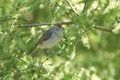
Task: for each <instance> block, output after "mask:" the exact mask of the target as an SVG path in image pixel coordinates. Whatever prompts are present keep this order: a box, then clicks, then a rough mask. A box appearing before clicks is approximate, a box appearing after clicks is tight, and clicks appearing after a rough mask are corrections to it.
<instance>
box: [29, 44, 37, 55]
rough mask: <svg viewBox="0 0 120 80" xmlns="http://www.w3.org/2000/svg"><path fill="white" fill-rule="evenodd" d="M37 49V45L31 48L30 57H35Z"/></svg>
mask: <svg viewBox="0 0 120 80" xmlns="http://www.w3.org/2000/svg"><path fill="white" fill-rule="evenodd" d="M37 51H38V47H37V46H36V47H34V48H33V49H32V50H31V53H30V55H31V56H32V57H36V56H37Z"/></svg>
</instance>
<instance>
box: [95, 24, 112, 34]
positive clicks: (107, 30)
mask: <svg viewBox="0 0 120 80" xmlns="http://www.w3.org/2000/svg"><path fill="white" fill-rule="evenodd" d="M93 28H95V29H98V30H101V31H105V32H110V33H113V32H112V30H110V29H104V28H101V27H96V26H94V27H93Z"/></svg>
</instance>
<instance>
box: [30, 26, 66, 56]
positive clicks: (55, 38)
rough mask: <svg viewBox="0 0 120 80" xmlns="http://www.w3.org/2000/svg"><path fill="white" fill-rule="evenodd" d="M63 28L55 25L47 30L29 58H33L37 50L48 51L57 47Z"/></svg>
mask: <svg viewBox="0 0 120 80" xmlns="http://www.w3.org/2000/svg"><path fill="white" fill-rule="evenodd" d="M63 30H64V28H63V27H62V26H61V24H55V25H53V26H52V27H51V28H50V29H48V30H47V31H46V32H45V33H44V34H43V35H42V36H41V37H40V39H39V40H38V42H37V43H36V45H35V47H34V49H33V50H32V52H31V56H34V55H35V53H36V51H37V50H38V49H40V48H41V49H50V48H53V47H54V46H55V45H57V44H58V43H59V42H60V40H61V39H62V37H63Z"/></svg>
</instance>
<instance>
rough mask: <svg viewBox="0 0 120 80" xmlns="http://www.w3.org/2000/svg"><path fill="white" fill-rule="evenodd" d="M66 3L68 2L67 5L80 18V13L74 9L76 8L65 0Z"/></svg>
mask: <svg viewBox="0 0 120 80" xmlns="http://www.w3.org/2000/svg"><path fill="white" fill-rule="evenodd" d="M65 1H66V3H67V4H68V5H69V6H70V8H71V9H72V10H73V12H74V13H75V14H76V15H77V16H79V14H78V12H77V11H76V10H75V9H74V7H73V6H72V5H71V4H70V3H69V2H68V1H67V0H65Z"/></svg>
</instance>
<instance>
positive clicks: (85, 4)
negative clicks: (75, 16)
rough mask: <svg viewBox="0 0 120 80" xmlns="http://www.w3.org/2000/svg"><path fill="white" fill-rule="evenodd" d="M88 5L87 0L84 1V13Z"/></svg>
mask: <svg viewBox="0 0 120 80" xmlns="http://www.w3.org/2000/svg"><path fill="white" fill-rule="evenodd" d="M86 6H87V0H85V3H84V8H83V11H82V12H83V13H84V12H85V10H86Z"/></svg>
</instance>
